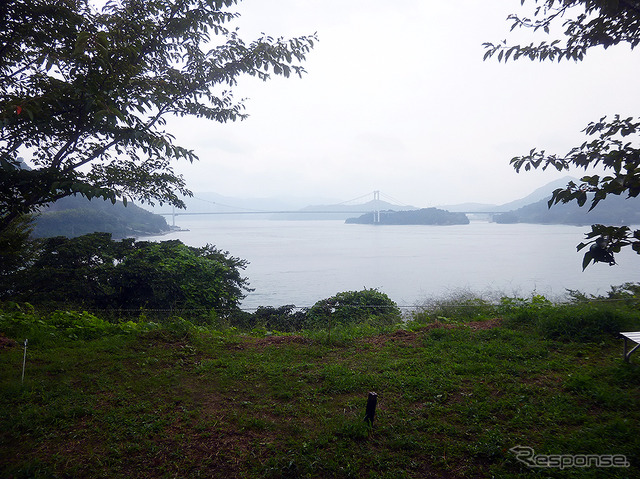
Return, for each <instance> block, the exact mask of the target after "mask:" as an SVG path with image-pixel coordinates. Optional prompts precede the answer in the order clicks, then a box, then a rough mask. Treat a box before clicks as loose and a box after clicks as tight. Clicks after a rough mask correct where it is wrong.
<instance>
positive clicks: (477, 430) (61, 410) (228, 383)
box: [0, 319, 640, 479]
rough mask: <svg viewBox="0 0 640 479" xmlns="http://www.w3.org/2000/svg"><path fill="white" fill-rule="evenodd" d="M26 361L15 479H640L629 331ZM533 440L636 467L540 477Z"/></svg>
mask: <svg viewBox="0 0 640 479" xmlns="http://www.w3.org/2000/svg"><path fill="white" fill-rule="evenodd" d="M14 339H15V340H16V341H20V340H22V338H14ZM22 360H23V347H22V343H17V344H16V343H13V344H6V345H5V347H3V348H2V349H0V371H1V376H0V431H1V432H0V476H1V477H3V478H5V477H6V478H10V477H15V478H58V477H59V478H81V477H87V478H110V479H113V478H196V477H224V478H229V479H230V478H236V477H251V478H253V477H266V478H282V477H291V478H294V477H337V478H343V477H344V478H346V477H372V478H394V479H396V478H403V477H411V478H414V477H415V478H420V477H451V478H456V477H497V478H501V477H536V478H538V477H580V478H582V477H593V478H601V477H620V478H627V477H640V462H639V460H638V458H640V353H638V355H636V356H635V357H632V361H631V364H627V363H625V362H624V361H623V360H622V341H621V340H620V339H617V338H614V337H613V336H609V337H608V338H606V339H604V340H602V341H600V342H592V343H574V342H560V341H552V340H547V339H543V338H542V337H541V336H540V335H538V334H535V333H534V332H532V331H531V330H528V329H527V328H523V327H518V328H514V327H508V326H507V325H503V324H501V321H500V320H497V319H496V320H489V321H484V322H471V323H465V324H449V323H433V324H429V325H424V326H422V327H419V328H415V329H414V330H402V329H400V330H393V329H391V328H388V329H387V330H386V331H385V332H384V333H379V332H372V331H370V332H369V333H368V334H347V333H344V334H340V332H339V331H334V332H333V333H332V337H331V340H329V339H328V338H327V337H325V336H322V335H321V334H315V335H310V334H303V335H270V336H262V337H261V336H260V335H250V334H242V333H240V332H238V331H233V330H231V331H226V332H217V331H209V330H206V329H204V328H201V329H191V330H179V329H174V330H171V329H166V328H163V329H158V330H155V331H149V332H144V333H137V334H129V335H125V334H123V335H114V336H109V337H103V338H98V339H94V340H60V341H53V342H40V343H39V344H38V343H36V344H33V345H29V347H28V349H27V360H26V373H25V378H24V383H21V374H22ZM634 360H635V362H636V364H634ZM370 391H375V392H376V393H377V395H378V408H377V411H376V417H375V422H374V424H373V427H369V426H368V425H367V424H366V423H365V422H364V420H363V417H364V412H365V406H366V401H367V395H368V393H369V392H370ZM517 446H524V447H530V448H532V449H533V450H534V451H535V454H537V455H549V454H563V455H577V454H595V455H599V456H600V457H601V455H606V454H608V455H623V456H625V458H626V460H627V461H628V462H629V467H596V466H594V465H593V464H592V465H591V467H565V468H563V469H561V468H558V467H555V468H541V467H538V468H536V467H530V466H528V465H526V464H525V463H524V462H523V461H521V460H519V459H518V458H517V456H516V453H515V452H513V451H511V450H510V449H511V448H514V447H517ZM543 459H544V458H543Z"/></svg>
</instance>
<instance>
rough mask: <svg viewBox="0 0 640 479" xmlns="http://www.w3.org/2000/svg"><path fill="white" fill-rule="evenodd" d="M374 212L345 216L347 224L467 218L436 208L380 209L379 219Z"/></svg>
mask: <svg viewBox="0 0 640 479" xmlns="http://www.w3.org/2000/svg"><path fill="white" fill-rule="evenodd" d="M374 220H375V216H374V213H373V212H371V213H365V214H363V215H362V216H359V217H357V218H347V220H346V221H345V223H347V224H361V225H372V224H381V225H467V224H469V218H467V215H465V214H464V213H452V212H450V211H446V210H441V209H438V208H421V209H418V210H410V211H392V210H386V211H380V221H378V222H376V221H374Z"/></svg>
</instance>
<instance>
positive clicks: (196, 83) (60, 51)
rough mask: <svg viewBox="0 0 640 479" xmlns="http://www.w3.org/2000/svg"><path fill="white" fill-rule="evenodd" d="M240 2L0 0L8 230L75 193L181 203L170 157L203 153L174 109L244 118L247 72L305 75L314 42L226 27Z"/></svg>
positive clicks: (1, 166)
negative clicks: (182, 129)
mask: <svg viewBox="0 0 640 479" xmlns="http://www.w3.org/2000/svg"><path fill="white" fill-rule="evenodd" d="M238 1H239V0H117V1H115V0H111V1H108V2H107V3H106V4H105V6H104V7H103V8H102V10H100V11H98V10H96V9H95V8H93V7H92V5H91V2H90V1H89V0H57V1H53V2H52V1H50V0H4V1H2V2H0V25H2V28H0V231H1V230H3V229H4V228H5V227H7V225H8V224H9V223H10V222H11V221H12V220H13V219H14V218H16V217H17V216H19V215H21V214H25V213H29V212H33V211H36V210H37V209H38V208H39V207H40V206H41V205H44V204H47V203H50V202H52V201H55V200H57V199H59V198H62V197H65V196H69V195H72V194H80V195H83V196H85V197H87V198H94V197H101V198H104V199H109V200H111V201H112V202H115V200H116V198H123V199H125V200H126V199H127V198H134V199H137V200H140V201H142V202H149V203H153V202H160V203H163V202H168V203H170V204H173V205H175V206H178V207H180V206H183V203H182V202H181V200H180V199H179V194H182V195H189V194H190V192H189V191H188V189H187V188H186V185H185V183H184V180H183V178H182V177H181V176H180V175H178V174H176V173H174V171H173V169H172V167H171V163H172V161H174V160H187V161H191V162H192V161H194V160H196V159H197V155H196V153H195V152H194V151H192V150H190V149H188V148H185V147H183V146H179V145H176V144H175V142H174V138H173V136H172V135H171V134H170V133H169V132H167V131H165V130H164V126H165V123H166V119H167V118H168V117H170V116H178V117H184V116H192V117H197V118H205V119H207V120H212V121H217V122H227V121H235V120H241V119H244V118H246V116H247V115H246V113H245V112H244V105H243V103H242V101H236V100H234V98H233V94H232V89H233V87H234V86H235V85H236V83H237V80H238V77H240V76H242V75H251V76H255V77H258V78H260V79H262V80H267V79H268V78H269V77H270V75H271V74H276V75H283V76H285V77H288V76H290V75H291V74H296V75H302V73H303V72H304V69H303V68H302V67H301V66H300V63H301V62H302V61H303V60H304V59H305V55H306V54H307V53H308V52H309V51H310V49H311V48H312V47H313V45H314V41H315V36H314V35H312V36H305V37H299V38H294V39H289V40H285V39H282V38H278V39H274V38H271V37H268V36H264V37H262V38H259V39H257V40H255V41H252V42H250V43H245V42H244V41H243V40H242V39H241V38H240V37H239V35H238V32H237V31H235V30H232V29H231V28H230V27H229V22H230V21H231V20H233V19H234V18H235V17H236V16H237V14H236V13H232V12H229V11H228V10H227V9H228V8H229V7H231V6H232V5H234V4H236V3H237V2H238ZM21 157H24V158H27V159H28V161H29V164H30V165H32V166H33V169H29V168H27V167H26V166H25V164H24V163H23V162H21V160H20V158H21Z"/></svg>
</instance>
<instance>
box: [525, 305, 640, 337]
mask: <svg viewBox="0 0 640 479" xmlns="http://www.w3.org/2000/svg"><path fill="white" fill-rule="evenodd" d="M639 325H640V314H638V312H634V311H630V310H625V309H619V308H617V307H616V306H615V305H608V304H600V305H596V304H593V303H588V304H565V305H559V306H556V307H554V308H551V309H549V310H548V311H546V313H545V314H544V315H541V316H540V317H539V318H538V321H537V323H536V329H537V330H538V332H539V333H540V334H541V335H542V336H543V337H545V338H548V339H557V340H560V341H577V342H591V341H600V340H602V339H604V338H605V337H606V336H611V335H616V334H618V333H619V332H620V331H624V330H627V329H635V328H637V327H638V326H639Z"/></svg>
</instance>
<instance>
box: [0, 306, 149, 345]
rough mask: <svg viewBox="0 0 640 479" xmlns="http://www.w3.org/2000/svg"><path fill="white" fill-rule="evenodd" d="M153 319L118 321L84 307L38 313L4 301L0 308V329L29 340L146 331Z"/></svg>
mask: <svg viewBox="0 0 640 479" xmlns="http://www.w3.org/2000/svg"><path fill="white" fill-rule="evenodd" d="M157 327H158V326H157V325H156V324H155V323H151V322H146V321H140V322H138V323H135V322H133V321H127V322H123V323H119V324H115V323H111V322H107V321H104V320H103V319H101V318H98V317H97V316H94V315H93V314H90V313H88V312H86V311H83V312H78V311H53V312H52V313H48V314H39V313H37V312H36V311H35V310H34V308H33V307H32V306H31V305H29V304H17V303H7V304H4V305H3V306H2V309H0V333H2V334H3V335H5V336H7V337H10V338H13V339H15V340H18V341H23V340H24V339H28V340H29V343H30V344H43V343H48V342H51V341H59V340H91V339H97V338H102V337H105V336H113V335H118V334H131V333H138V332H144V331H149V330H151V329H155V328H157Z"/></svg>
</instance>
